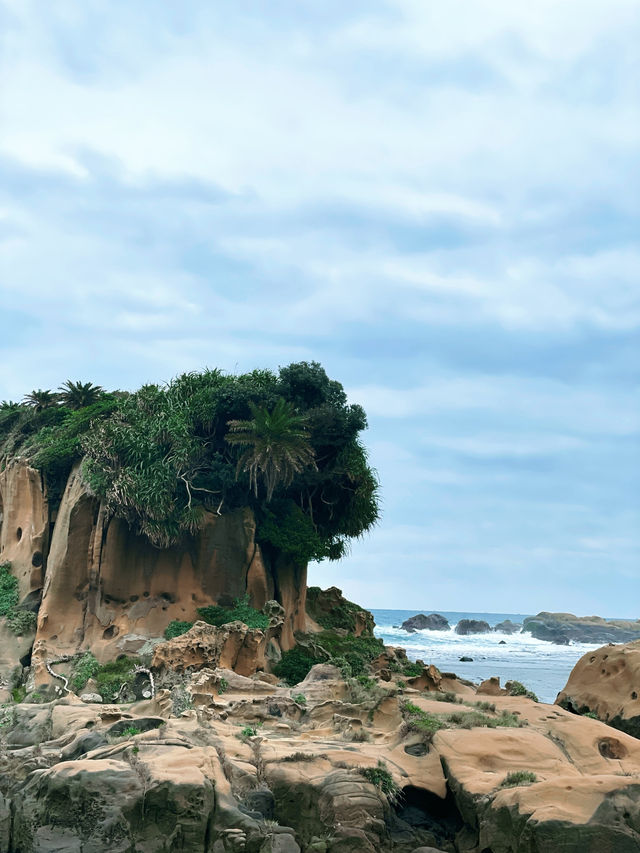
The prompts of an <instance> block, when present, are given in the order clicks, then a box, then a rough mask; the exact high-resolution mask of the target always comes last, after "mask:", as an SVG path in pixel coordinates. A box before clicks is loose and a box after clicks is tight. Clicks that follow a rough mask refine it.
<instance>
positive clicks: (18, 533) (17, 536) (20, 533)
mask: <svg viewBox="0 0 640 853" xmlns="http://www.w3.org/2000/svg"><path fill="white" fill-rule="evenodd" d="M16 539H17V540H18V542H19V541H20V540H21V539H22V528H21V527H19V528H18V529H17V530H16Z"/></svg>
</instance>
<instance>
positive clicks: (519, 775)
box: [500, 770, 538, 788]
mask: <svg viewBox="0 0 640 853" xmlns="http://www.w3.org/2000/svg"><path fill="white" fill-rule="evenodd" d="M537 781H538V777H537V776H536V774H535V773H532V772H531V771H530V770H515V771H514V772H513V773H507V775H506V776H505V778H504V779H503V780H502V782H501V783H500V787H501V788H516V787H518V786H519V785H533V783H534V782H537Z"/></svg>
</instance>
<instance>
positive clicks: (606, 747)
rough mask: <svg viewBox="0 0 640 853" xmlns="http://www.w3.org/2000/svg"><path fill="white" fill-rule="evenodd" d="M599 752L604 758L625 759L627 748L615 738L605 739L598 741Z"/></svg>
mask: <svg viewBox="0 0 640 853" xmlns="http://www.w3.org/2000/svg"><path fill="white" fill-rule="evenodd" d="M598 751H599V752H600V755H601V756H602V757H603V758H616V759H617V758H624V757H625V755H627V754H628V749H627V747H626V746H625V745H624V744H622V743H620V741H619V740H617V739H616V738H614V737H603V738H601V739H600V740H599V741H598Z"/></svg>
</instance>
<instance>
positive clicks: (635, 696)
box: [631, 690, 638, 699]
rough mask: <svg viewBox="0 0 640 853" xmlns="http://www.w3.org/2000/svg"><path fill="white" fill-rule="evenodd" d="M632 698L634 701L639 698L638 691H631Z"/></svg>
mask: <svg viewBox="0 0 640 853" xmlns="http://www.w3.org/2000/svg"><path fill="white" fill-rule="evenodd" d="M631 698H632V699H637V698H638V694H637V693H636V691H635V690H632V691H631Z"/></svg>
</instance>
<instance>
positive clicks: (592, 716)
mask: <svg viewBox="0 0 640 853" xmlns="http://www.w3.org/2000/svg"><path fill="white" fill-rule="evenodd" d="M582 716H583V717H589V719H590V720H599V719H600V717H599V716H598V715H597V714H596V712H595V711H587V712H586V713H585V714H583V715H582Z"/></svg>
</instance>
